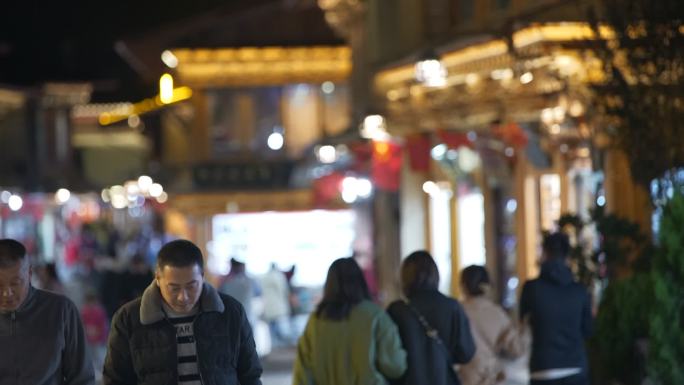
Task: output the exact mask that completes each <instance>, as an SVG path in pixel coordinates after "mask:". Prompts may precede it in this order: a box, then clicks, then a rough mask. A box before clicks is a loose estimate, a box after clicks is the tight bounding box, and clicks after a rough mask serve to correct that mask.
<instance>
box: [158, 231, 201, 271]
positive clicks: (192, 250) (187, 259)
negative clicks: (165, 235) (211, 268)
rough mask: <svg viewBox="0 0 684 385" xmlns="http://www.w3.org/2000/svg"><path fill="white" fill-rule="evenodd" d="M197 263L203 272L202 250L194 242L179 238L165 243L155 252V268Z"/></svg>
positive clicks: (161, 268) (185, 265)
mask: <svg viewBox="0 0 684 385" xmlns="http://www.w3.org/2000/svg"><path fill="white" fill-rule="evenodd" d="M192 265H197V266H198V267H199V268H200V271H202V272H204V258H202V251H201V250H200V249H199V247H197V246H196V245H195V244H194V243H192V242H190V241H188V240H185V239H179V240H175V241H171V242H169V243H167V244H165V245H164V246H163V247H162V248H161V250H159V253H158V254H157V269H159V270H163V269H164V266H173V267H188V266H192Z"/></svg>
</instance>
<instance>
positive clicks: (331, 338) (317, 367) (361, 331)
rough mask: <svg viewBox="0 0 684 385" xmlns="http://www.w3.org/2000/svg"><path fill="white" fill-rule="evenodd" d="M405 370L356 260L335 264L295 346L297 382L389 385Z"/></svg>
mask: <svg viewBox="0 0 684 385" xmlns="http://www.w3.org/2000/svg"><path fill="white" fill-rule="evenodd" d="M405 370H406V352H405V351H404V349H403V348H402V346H401V340H400V339H399V333H398V331H397V327H396V325H395V324H394V323H393V322H392V320H391V319H390V317H389V316H388V315H387V313H385V311H384V310H383V309H382V308H381V307H379V306H378V305H376V304H374V303H373V302H371V301H370V295H369V294H368V286H367V285H366V281H365V279H364V277H363V273H362V272H361V269H360V268H359V265H358V264H357V263H356V261H355V260H354V259H353V258H340V259H338V260H336V261H335V262H333V264H332V265H331V266H330V269H329V270H328V276H327V279H326V282H325V288H324V291H323V299H322V300H321V302H320V303H319V305H318V307H317V308H316V311H315V313H314V314H312V315H311V317H310V318H309V322H308V323H307V325H306V329H305V330H304V334H303V335H302V337H301V338H300V339H299V343H298V344H297V358H296V360H295V365H294V373H293V384H294V385H309V384H340V385H342V384H344V385H347V384H350V385H351V384H369V385H370V384H373V385H375V384H377V385H381V384H387V378H390V379H391V378H398V377H400V376H401V375H402V374H403V373H404V371H405Z"/></svg>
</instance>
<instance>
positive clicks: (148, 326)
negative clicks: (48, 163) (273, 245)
mask: <svg viewBox="0 0 684 385" xmlns="http://www.w3.org/2000/svg"><path fill="white" fill-rule="evenodd" d="M542 246H543V247H542V249H543V255H542V264H541V273H540V275H539V277H538V278H537V279H534V280H531V281H528V282H526V284H525V285H524V287H523V290H522V296H521V299H520V309H519V319H517V320H514V319H511V318H510V317H509V316H508V314H507V313H506V312H505V311H504V310H503V309H501V308H500V307H499V306H498V305H497V304H495V303H494V302H493V301H491V300H490V299H489V298H488V297H487V294H488V287H489V283H490V281H489V275H488V273H487V270H486V269H485V268H484V267H482V266H470V267H468V268H466V269H464V270H463V272H462V275H461V284H462V288H463V291H464V293H465V298H464V300H463V301H458V300H457V299H454V298H451V297H449V296H446V295H444V294H442V293H441V292H440V291H439V290H438V287H439V281H440V277H439V272H438V269H437V265H436V264H435V261H434V260H433V258H432V256H431V255H430V254H429V253H428V252H426V251H416V252H414V253H412V254H410V255H409V256H407V257H406V258H405V259H404V260H403V262H402V264H401V268H400V281H401V282H400V283H401V288H402V298H401V299H399V300H396V301H394V302H392V303H391V304H390V305H389V307H388V308H387V309H383V308H382V307H380V306H379V305H378V304H377V303H376V302H374V301H373V300H372V298H371V295H370V293H369V289H368V285H367V283H366V279H365V277H364V273H363V271H362V270H361V268H360V267H359V265H358V263H357V261H356V260H355V259H354V258H353V257H350V258H341V259H338V260H336V261H335V262H334V263H333V264H332V265H331V266H330V268H329V270H328V275H327V278H326V281H325V285H324V289H323V295H322V298H321V300H320V301H319V302H318V305H317V306H316V307H315V309H314V310H313V312H312V314H311V315H310V317H309V318H308V322H307V324H306V327H305V328H304V330H303V333H302V334H301V336H300V337H299V339H298V341H294V340H293V339H292V334H290V333H287V332H286V329H285V328H286V327H285V324H286V319H287V318H288V317H289V316H291V314H292V309H291V308H290V307H289V305H291V304H292V303H293V301H292V295H291V294H292V288H291V285H288V280H287V276H286V275H285V274H284V273H283V272H282V271H280V270H278V269H277V266H276V265H275V264H274V265H273V266H272V267H271V270H270V271H269V273H268V274H267V275H266V276H265V277H263V279H262V280H261V281H260V282H257V281H256V280H254V279H252V278H251V277H248V276H247V275H246V273H245V269H244V264H243V263H241V262H240V261H235V260H234V261H232V271H231V273H230V275H229V276H228V277H227V278H226V280H224V281H223V282H222V283H221V284H220V285H219V289H220V290H217V289H216V288H214V287H213V286H212V285H210V284H209V283H208V282H207V280H206V279H205V274H204V257H203V255H202V252H201V251H200V249H199V248H198V247H197V246H196V245H194V244H193V243H192V242H190V241H186V240H175V241H171V242H169V243H167V244H165V245H164V246H163V247H162V248H161V249H160V250H159V252H158V254H157V258H156V264H155V271H154V274H153V275H148V273H150V272H148V271H147V270H145V269H144V268H143V267H144V261H142V260H139V259H138V260H136V259H135V258H134V259H133V260H132V263H131V265H130V268H129V270H128V272H127V274H129V275H130V276H129V277H128V278H127V280H126V284H125V285H123V286H126V288H127V290H129V291H130V293H129V295H130V296H132V297H134V299H132V300H130V301H128V302H126V303H122V304H121V303H119V304H115V305H114V304H112V305H111V308H109V309H107V307H106V306H103V304H102V303H101V302H100V301H99V300H98V295H96V293H95V292H88V293H86V295H85V301H84V304H83V306H82V307H81V310H80V312H79V310H78V309H77V307H76V306H75V305H74V303H73V302H72V301H70V300H69V299H67V297H65V296H64V295H62V294H59V293H56V292H54V291H50V290H54V289H55V288H57V289H59V286H57V285H55V283H54V282H50V277H51V273H50V270H49V269H47V270H42V269H41V270H40V273H39V272H38V270H37V271H36V272H35V274H40V275H41V280H40V282H44V283H43V284H41V286H42V289H38V288H35V287H34V286H33V285H32V283H31V282H32V275H33V274H34V269H33V267H32V266H31V263H30V261H29V259H28V258H27V255H26V249H25V247H24V246H23V245H22V244H21V243H19V242H17V241H15V240H11V239H2V240H0V385H5V384H44V385H53V384H54V385H57V384H69V385H76V384H79V385H80V384H83V385H86V384H94V383H95V381H96V378H98V379H101V380H102V381H103V383H104V384H112V385H114V384H174V383H176V384H181V385H202V384H206V385H208V384H242V385H252V384H261V380H260V377H261V374H262V367H261V363H260V359H259V352H258V349H257V346H256V343H255V338H254V334H253V327H252V325H254V324H255V323H256V322H257V314H256V312H255V311H254V309H253V308H252V307H251V306H250V305H248V304H249V303H250V300H251V298H253V297H255V296H261V297H263V310H262V311H261V314H260V319H263V320H264V321H265V322H267V323H268V325H269V329H270V331H271V334H272V336H273V338H274V341H273V343H274V344H276V345H277V344H283V345H291V344H296V359H295V363H294V369H293V371H294V372H293V380H292V381H293V385H308V384H395V385H396V384H399V385H409V384H411V385H421V384H426V385H427V384H429V385H442V384H444V385H447V384H450V385H458V384H463V385H494V384H497V383H501V382H502V381H504V380H505V377H506V374H505V371H504V370H503V366H504V365H503V361H504V360H506V359H509V358H515V357H520V356H521V355H523V354H525V353H526V352H527V350H528V349H529V354H530V364H529V365H530V384H531V385H583V384H588V364H587V358H586V353H585V349H584V341H585V339H586V338H587V337H588V336H589V335H590V333H591V329H592V314H591V300H590V296H589V294H588V292H587V290H586V289H585V288H584V287H583V286H582V285H580V284H578V283H577V282H575V281H574V279H573V275H572V272H571V270H570V269H569V267H568V265H567V263H566V258H567V256H568V254H569V251H570V245H569V242H568V238H567V236H565V235H564V234H562V233H554V234H549V235H547V236H545V238H544V241H543V245H542ZM150 274H151V273H150ZM43 285H44V286H43ZM224 292H225V293H224ZM243 304H244V305H243ZM114 307H115V309H114ZM108 313H110V314H108ZM110 315H111V316H112V321H111V327H110V323H109V322H108V320H109V316H110ZM528 330H529V332H528ZM530 340H531V342H530ZM28 363H30V364H28ZM93 363H94V365H93ZM96 372H97V376H96Z"/></svg>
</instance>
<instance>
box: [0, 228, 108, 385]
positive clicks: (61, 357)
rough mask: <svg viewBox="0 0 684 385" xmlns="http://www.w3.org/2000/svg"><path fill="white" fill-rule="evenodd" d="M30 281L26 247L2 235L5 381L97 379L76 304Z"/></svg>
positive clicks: (1, 382)
mask: <svg viewBox="0 0 684 385" xmlns="http://www.w3.org/2000/svg"><path fill="white" fill-rule="evenodd" d="M30 282H31V266H30V263H29V261H28V258H27V257H26V248H24V246H23V245H22V244H21V243H19V242H17V241H15V240H12V239H0V385H10V384H12V385H14V384H41V385H91V384H94V383H95V375H94V372H93V364H92V361H91V359H90V357H89V356H88V355H87V354H86V341H85V334H84V332H83V324H82V323H81V318H80V317H79V313H78V310H77V309H76V306H74V304H73V303H72V302H71V301H70V300H69V299H67V298H66V297H64V296H62V295H59V294H55V293H51V292H47V291H43V290H39V289H35V288H33V287H32V286H31V284H30Z"/></svg>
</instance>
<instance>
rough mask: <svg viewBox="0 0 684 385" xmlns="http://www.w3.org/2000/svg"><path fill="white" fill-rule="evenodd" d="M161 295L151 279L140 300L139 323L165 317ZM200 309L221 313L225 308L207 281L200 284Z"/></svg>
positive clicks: (155, 283)
mask: <svg viewBox="0 0 684 385" xmlns="http://www.w3.org/2000/svg"><path fill="white" fill-rule="evenodd" d="M162 301H163V299H162V296H161V292H160V291H159V286H157V282H156V281H152V283H151V284H150V286H148V287H147V289H145V291H144V292H143V295H142V300H141V301H140V323H141V324H143V325H151V324H153V323H155V322H159V321H161V320H163V319H164V318H166V316H165V315H164V311H163V310H162ZM199 303H200V311H202V312H210V311H215V312H219V313H223V312H224V311H225V309H226V307H225V305H224V304H223V301H222V300H221V297H220V296H219V294H218V292H217V291H216V289H214V288H213V287H212V286H211V285H209V284H208V283H206V282H205V283H204V284H203V285H202V294H201V295H200V298H199Z"/></svg>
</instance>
